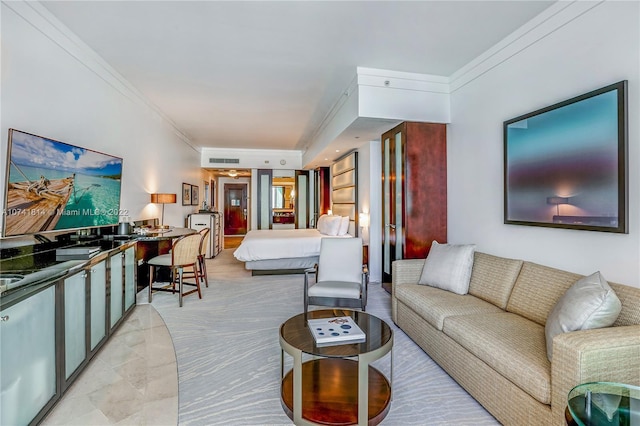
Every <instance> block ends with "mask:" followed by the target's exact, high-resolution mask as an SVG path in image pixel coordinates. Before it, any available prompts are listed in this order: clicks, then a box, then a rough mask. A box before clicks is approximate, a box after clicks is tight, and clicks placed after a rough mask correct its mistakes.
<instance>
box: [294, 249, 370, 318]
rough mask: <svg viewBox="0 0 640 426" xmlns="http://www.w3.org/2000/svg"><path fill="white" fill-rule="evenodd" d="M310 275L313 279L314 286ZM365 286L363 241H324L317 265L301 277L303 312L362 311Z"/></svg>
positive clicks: (364, 305) (365, 297)
mask: <svg viewBox="0 0 640 426" xmlns="http://www.w3.org/2000/svg"><path fill="white" fill-rule="evenodd" d="M312 274H315V276H316V279H315V283H314V284H313V285H311V283H310V281H311V280H310V276H311V275H312ZM368 284H369V271H368V270H367V268H366V266H364V265H363V264H362V239H361V238H323V239H322V240H321V243H320V258H319V260H318V264H316V265H315V267H313V268H309V269H307V270H306V271H305V274H304V312H305V314H306V313H307V310H308V306H309V305H322V306H333V307H339V308H360V309H361V310H362V311H364V310H365V308H366V306H367V286H368Z"/></svg>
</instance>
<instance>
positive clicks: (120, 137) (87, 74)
mask: <svg viewBox="0 0 640 426" xmlns="http://www.w3.org/2000/svg"><path fill="white" fill-rule="evenodd" d="M1 12H2V26H1V34H2V82H1V92H0V93H1V95H0V100H1V105H2V111H1V114H0V120H1V122H0V127H1V129H0V140H1V147H0V149H1V151H0V152H2V157H3V159H4V158H5V155H6V153H7V129H9V128H16V129H19V130H23V131H26V132H29V133H35V134H37V135H40V136H44V137H48V138H51V139H55V140H59V141H62V142H66V143H69V144H73V145H78V146H81V147H83V148H89V149H93V150H96V151H101V152H105V153H108V154H111V155H115V156H119V157H122V158H123V159H124V161H123V173H122V195H121V206H120V207H121V209H123V210H126V211H128V213H129V215H130V216H131V218H132V219H134V220H135V219H141V218H151V217H159V216H160V211H161V206H159V205H154V204H150V202H149V201H150V200H149V193H152V192H175V193H176V194H178V203H177V204H174V205H167V206H166V207H165V217H164V223H165V224H169V225H173V226H183V224H184V218H185V216H186V215H187V214H188V213H190V212H192V211H194V210H195V209H196V207H191V206H185V207H183V206H182V204H181V197H180V193H181V184H182V182H186V183H190V184H193V185H199V186H200V190H201V191H202V190H203V188H202V176H201V172H200V154H199V153H198V152H197V151H196V150H195V149H194V148H192V147H191V146H190V145H189V143H188V140H187V139H186V138H185V137H184V135H181V134H180V133H179V131H177V130H176V128H175V127H173V126H172V125H171V124H170V123H169V122H168V121H166V120H165V119H164V117H163V116H162V115H161V114H160V113H159V112H158V111H156V110H155V109H154V107H153V106H151V105H149V104H148V103H147V101H146V100H145V99H144V98H142V97H141V96H140V95H139V94H138V93H137V92H136V91H135V89H134V88H132V87H130V86H129V85H128V83H127V82H126V81H125V80H124V79H123V78H122V77H120V76H119V75H117V73H115V71H114V70H112V69H111V68H110V67H109V66H108V65H106V64H105V63H104V62H103V61H102V60H101V59H100V58H99V57H97V55H95V53H94V52H92V51H91V50H90V49H88V47H87V46H86V45H84V44H83V43H82V42H81V41H80V40H78V39H77V38H75V36H74V35H73V34H72V33H70V32H69V30H68V29H66V28H65V27H64V26H62V25H61V24H60V23H59V22H57V21H56V20H55V18H54V17H53V16H51V15H49V14H48V13H47V11H46V9H44V8H43V7H42V6H40V5H39V4H28V3H26V2H11V3H9V4H5V3H3V4H2V11H1ZM54 24H55V26H54ZM2 169H3V170H2V174H3V176H2V179H3V180H2V181H3V182H4V173H5V171H4V167H2ZM1 191H3V192H4V185H3V187H2V190H1ZM1 195H2V197H4V194H1ZM200 196H201V197H202V193H201V194H200Z"/></svg>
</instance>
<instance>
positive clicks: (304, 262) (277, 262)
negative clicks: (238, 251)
mask: <svg viewBox="0 0 640 426" xmlns="http://www.w3.org/2000/svg"><path fill="white" fill-rule="evenodd" d="M318 257H319V256H311V257H292V258H286V259H269V260H252V261H248V262H245V264H244V267H245V269H247V270H250V271H251V273H252V275H284V274H303V273H304V270H305V269H307V268H311V267H313V266H314V265H315V264H317V263H318Z"/></svg>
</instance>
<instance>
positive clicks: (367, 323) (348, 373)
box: [280, 309, 393, 425]
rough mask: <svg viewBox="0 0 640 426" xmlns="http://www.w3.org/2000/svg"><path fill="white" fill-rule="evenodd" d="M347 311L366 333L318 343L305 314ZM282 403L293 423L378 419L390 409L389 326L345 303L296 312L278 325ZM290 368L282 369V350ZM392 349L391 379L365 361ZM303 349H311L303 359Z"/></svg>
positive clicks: (371, 422)
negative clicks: (346, 339) (342, 340)
mask: <svg viewBox="0 0 640 426" xmlns="http://www.w3.org/2000/svg"><path fill="white" fill-rule="evenodd" d="M344 316H349V317H351V318H352V319H353V320H354V321H355V322H356V324H357V325H358V327H359V328H360V329H361V330H362V331H363V332H364V333H365V334H366V340H365V341H364V342H362V343H347V344H336V345H331V346H320V347H318V346H316V343H315V340H314V338H313V335H312V334H311V331H310V330H309V326H308V325H307V320H308V319H319V318H334V317H344ZM280 347H281V348H282V350H281V355H280V376H281V377H282V384H281V401H282V408H283V409H284V411H285V412H286V413H287V415H288V416H289V418H291V420H293V422H294V423H295V424H296V425H312V424H322V425H334V424H335V425H349V424H358V425H377V424H378V423H380V422H381V421H382V419H384V418H385V416H386V415H387V413H388V412H389V408H390V403H391V384H392V381H393V350H392V349H393V331H392V330H391V328H390V327H389V325H388V324H387V323H386V322H384V321H382V320H381V319H380V318H377V317H375V316H373V315H370V314H367V313H365V312H358V311H351V310H347V309H323V310H318V311H310V312H308V313H307V315H306V316H305V314H299V315H296V316H294V317H292V318H289V319H288V320H287V321H285V323H284V324H282V325H281V326H280ZM285 352H286V353H287V354H289V355H290V356H291V357H292V358H293V368H292V369H291V370H289V371H287V372H286V374H285V371H284V353H285ZM388 353H391V354H390V363H391V369H390V374H389V379H387V377H385V375H384V374H382V373H381V372H380V371H379V370H377V369H376V368H374V367H372V366H371V365H369V364H370V363H371V362H373V361H375V360H377V359H380V358H382V357H383V356H385V355H386V354H388ZM303 354H307V355H310V356H311V357H307V358H310V359H309V360H306V361H303Z"/></svg>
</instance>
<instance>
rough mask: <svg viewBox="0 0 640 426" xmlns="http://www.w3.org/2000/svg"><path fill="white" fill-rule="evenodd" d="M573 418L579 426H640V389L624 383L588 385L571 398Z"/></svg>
mask: <svg viewBox="0 0 640 426" xmlns="http://www.w3.org/2000/svg"><path fill="white" fill-rule="evenodd" d="M567 400H568V402H567V405H568V408H569V412H570V414H571V417H573V419H574V420H575V422H576V423H577V424H578V425H600V424H602V425H636V424H640V387H638V386H632V385H627V384H623V383H612V382H593V383H584V384H581V385H578V386H576V387H574V388H573V389H571V391H570V392H569V395H568V396H567Z"/></svg>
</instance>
